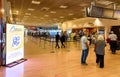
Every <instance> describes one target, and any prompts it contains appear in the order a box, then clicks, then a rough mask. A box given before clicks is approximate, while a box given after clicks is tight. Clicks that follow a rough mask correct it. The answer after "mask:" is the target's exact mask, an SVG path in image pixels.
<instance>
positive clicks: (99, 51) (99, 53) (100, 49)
mask: <svg viewBox="0 0 120 77" xmlns="http://www.w3.org/2000/svg"><path fill="white" fill-rule="evenodd" d="M105 46H106V43H105V40H104V37H103V36H102V35H99V36H98V39H97V41H96V42H95V48H94V51H95V54H96V63H97V64H100V65H99V67H100V68H104V55H105Z"/></svg>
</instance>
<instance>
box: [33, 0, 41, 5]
mask: <svg viewBox="0 0 120 77" xmlns="http://www.w3.org/2000/svg"><path fill="white" fill-rule="evenodd" d="M32 4H37V5H38V4H40V1H35V0H33V1H32Z"/></svg>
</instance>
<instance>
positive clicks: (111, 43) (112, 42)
mask: <svg viewBox="0 0 120 77" xmlns="http://www.w3.org/2000/svg"><path fill="white" fill-rule="evenodd" d="M110 47H111V51H112V53H113V54H114V53H116V48H117V41H110Z"/></svg>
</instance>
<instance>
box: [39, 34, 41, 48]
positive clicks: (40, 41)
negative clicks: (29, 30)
mask: <svg viewBox="0 0 120 77" xmlns="http://www.w3.org/2000/svg"><path fill="white" fill-rule="evenodd" d="M40 44H41V36H40V39H39V47H40Z"/></svg>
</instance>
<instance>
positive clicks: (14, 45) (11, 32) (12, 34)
mask: <svg viewBox="0 0 120 77" xmlns="http://www.w3.org/2000/svg"><path fill="white" fill-rule="evenodd" d="M22 58H24V26H23V25H16V24H7V31H6V64H9V63H12V62H14V61H16V60H19V59H22Z"/></svg>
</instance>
